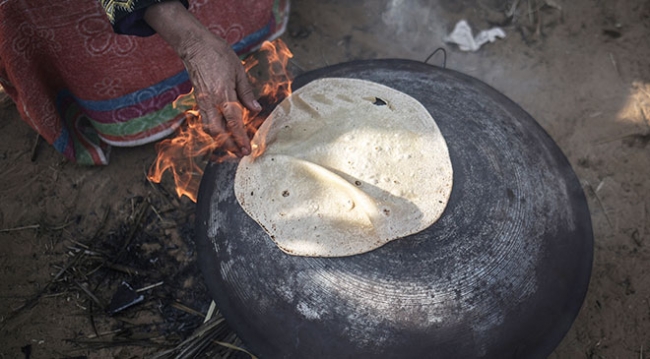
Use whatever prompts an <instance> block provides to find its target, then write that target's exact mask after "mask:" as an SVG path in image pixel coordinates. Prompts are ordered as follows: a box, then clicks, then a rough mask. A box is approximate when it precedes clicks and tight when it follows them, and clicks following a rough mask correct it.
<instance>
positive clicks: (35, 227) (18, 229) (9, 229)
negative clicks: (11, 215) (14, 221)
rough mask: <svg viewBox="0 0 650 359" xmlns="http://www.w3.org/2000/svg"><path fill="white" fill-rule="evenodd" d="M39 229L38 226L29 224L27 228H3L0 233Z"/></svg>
mask: <svg viewBox="0 0 650 359" xmlns="http://www.w3.org/2000/svg"><path fill="white" fill-rule="evenodd" d="M39 228H41V225H40V224H30V225H28V226H21V227H14V228H3V229H0V233H6V232H14V231H24V230H26V229H39Z"/></svg>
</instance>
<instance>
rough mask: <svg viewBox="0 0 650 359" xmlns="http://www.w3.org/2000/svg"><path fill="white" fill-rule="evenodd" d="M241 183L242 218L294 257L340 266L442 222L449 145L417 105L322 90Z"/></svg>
mask: <svg viewBox="0 0 650 359" xmlns="http://www.w3.org/2000/svg"><path fill="white" fill-rule="evenodd" d="M252 143H253V147H254V148H256V149H257V151H258V152H259V151H260V150H261V149H264V151H263V153H262V154H261V155H259V156H258V157H256V156H255V150H254V154H253V155H250V156H246V157H244V158H243V159H242V160H241V162H240V163H239V166H238V168H237V174H236V176H235V185H234V186H235V195H236V197H237V200H238V201H239V203H240V204H241V206H242V208H243V209H244V210H245V211H246V213H248V214H249V215H250V216H251V217H252V218H253V219H254V220H255V221H256V222H257V223H259V224H260V225H261V226H262V228H264V230H265V231H266V232H267V233H268V234H269V235H270V237H271V239H272V240H273V241H274V242H275V243H276V244H277V246H278V247H279V248H280V249H282V250H283V251H285V252H286V253H289V254H293V255H301V256H316V257H339V256H350V255H355V254H360V253H364V252H368V251H371V250H373V249H375V248H378V247H380V246H382V245H384V244H386V243H387V242H389V241H391V240H394V239H397V238H402V237H405V236H408V235H410V234H413V233H417V232H419V231H421V230H423V229H425V228H427V227H429V226H430V225H432V224H433V223H434V222H435V221H436V220H438V218H440V216H441V215H442V213H443V211H444V209H445V206H446V205H447V201H448V199H449V195H450V193H451V188H452V181H453V171H452V166H451V160H450V159H449V152H448V150H447V144H446V143H445V140H444V138H443V137H442V134H441V133H440V130H439V129H438V126H437V125H436V123H435V121H434V120H433V118H432V117H431V115H430V114H429V112H428V111H427V110H426V108H424V106H422V104H420V103H419V102H418V101H417V100H415V99H414V98H412V97H411V96H409V95H407V94H405V93H403V92H400V91H397V90H394V89H392V88H389V87H386V86H383V85H379V84H377V83H374V82H369V81H364V80H356V79H342V78H328V79H320V80H316V81H313V82H311V83H309V84H307V85H305V86H304V87H302V88H300V89H299V90H297V91H295V92H294V93H293V94H292V95H291V96H290V97H288V98H286V99H285V100H284V101H282V102H281V103H280V104H279V105H278V106H277V107H276V108H275V110H274V111H273V112H272V113H271V115H270V117H269V118H268V119H267V120H266V122H265V123H264V124H263V125H262V126H261V127H260V129H259V131H258V132H257V134H256V135H255V137H254V138H253V141H252Z"/></svg>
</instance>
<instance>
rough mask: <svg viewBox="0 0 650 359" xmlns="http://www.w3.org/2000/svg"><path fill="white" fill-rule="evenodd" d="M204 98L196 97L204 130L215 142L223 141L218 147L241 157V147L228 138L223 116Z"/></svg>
mask: <svg viewBox="0 0 650 359" xmlns="http://www.w3.org/2000/svg"><path fill="white" fill-rule="evenodd" d="M205 97H206V96H202V95H198V96H197V103H198V105H199V110H200V112H201V118H202V119H203V127H204V129H205V130H206V131H207V132H208V133H209V134H211V135H212V136H213V137H214V138H215V139H216V140H217V141H223V143H222V144H221V145H220V147H222V148H223V149H225V150H226V151H230V152H232V153H234V154H235V155H237V156H240V155H242V153H241V151H240V147H241V146H239V145H238V144H236V143H235V141H233V138H232V137H231V136H230V133H229V131H228V129H227V128H226V123H225V120H224V116H223V114H222V113H221V111H220V110H219V109H218V108H217V106H215V105H214V104H213V102H212V101H208V100H207V99H206V98H205ZM244 155H246V154H244Z"/></svg>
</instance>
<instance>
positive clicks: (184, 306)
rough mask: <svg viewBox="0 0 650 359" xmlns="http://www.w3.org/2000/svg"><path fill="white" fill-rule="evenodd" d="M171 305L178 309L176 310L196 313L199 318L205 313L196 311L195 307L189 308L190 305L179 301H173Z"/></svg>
mask: <svg viewBox="0 0 650 359" xmlns="http://www.w3.org/2000/svg"><path fill="white" fill-rule="evenodd" d="M171 306H172V307H173V308H176V309H178V310H182V311H184V312H186V313H190V314H192V315H196V316H197V317H201V318H203V317H205V315H204V314H203V313H201V312H199V311H197V310H195V309H192V308H190V307H188V306H186V305H184V304H183V303H180V302H173V303H172V304H171Z"/></svg>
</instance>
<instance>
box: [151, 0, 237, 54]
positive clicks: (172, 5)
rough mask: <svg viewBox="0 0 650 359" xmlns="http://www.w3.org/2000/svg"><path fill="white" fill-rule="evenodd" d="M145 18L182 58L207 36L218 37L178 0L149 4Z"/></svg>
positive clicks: (195, 48) (203, 42) (198, 45)
mask: <svg viewBox="0 0 650 359" xmlns="http://www.w3.org/2000/svg"><path fill="white" fill-rule="evenodd" d="M144 19H145V21H146V22H147V23H148V24H149V26H151V27H152V28H153V29H154V30H156V32H157V33H158V34H159V35H160V36H161V37H162V38H163V39H164V40H165V42H167V43H168V44H169V45H170V46H171V47H172V48H173V49H174V51H176V53H177V54H178V55H179V56H180V57H181V58H185V57H186V56H188V55H190V54H191V53H193V52H195V51H196V50H197V49H198V47H200V46H201V44H205V38H206V37H216V36H214V35H212V34H211V33H210V31H209V30H208V29H207V28H206V27H205V26H203V24H201V23H200V22H199V21H198V20H197V19H196V18H195V17H194V15H192V14H191V13H190V12H189V11H188V10H187V9H186V8H185V6H183V4H181V3H180V2H179V1H176V0H173V1H163V2H160V3H158V4H154V5H151V6H149V7H148V8H147V11H146V12H145V14H144ZM219 40H221V39H219ZM222 42H223V43H224V45H226V46H227V44H226V43H225V41H223V40H222Z"/></svg>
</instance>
